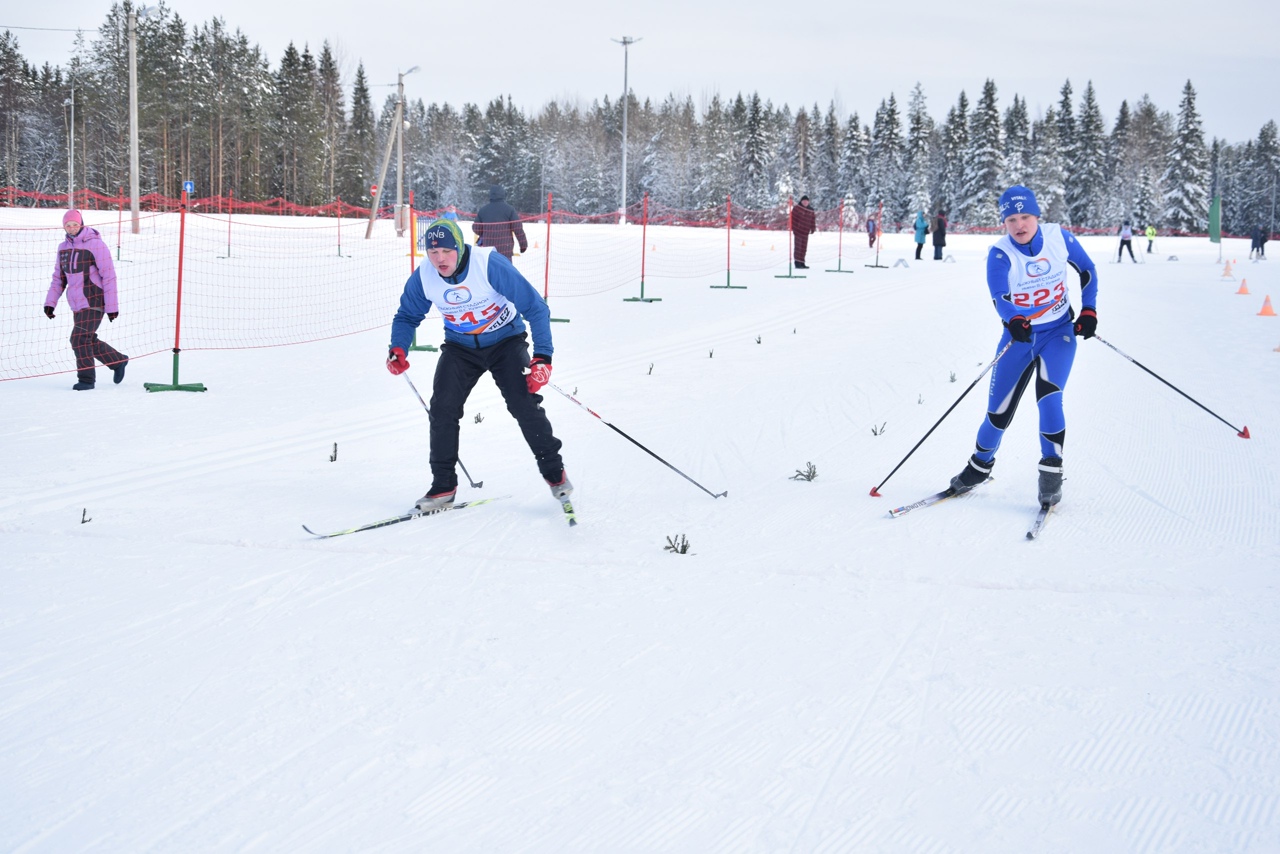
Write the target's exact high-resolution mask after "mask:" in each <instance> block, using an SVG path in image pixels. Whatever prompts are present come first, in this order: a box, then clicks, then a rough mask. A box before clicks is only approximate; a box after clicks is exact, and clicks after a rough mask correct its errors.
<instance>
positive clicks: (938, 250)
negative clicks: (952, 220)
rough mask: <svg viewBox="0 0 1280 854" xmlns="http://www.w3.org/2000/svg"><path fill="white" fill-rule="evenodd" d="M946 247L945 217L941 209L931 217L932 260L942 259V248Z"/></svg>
mask: <svg viewBox="0 0 1280 854" xmlns="http://www.w3.org/2000/svg"><path fill="white" fill-rule="evenodd" d="M946 247H947V217H946V214H944V213H943V212H942V211H938V215H937V216H936V217H934V219H933V260H935V261H941V260H942V250H943V249H945V248H946Z"/></svg>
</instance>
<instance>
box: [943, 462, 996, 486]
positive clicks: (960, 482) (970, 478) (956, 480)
mask: <svg viewBox="0 0 1280 854" xmlns="http://www.w3.org/2000/svg"><path fill="white" fill-rule="evenodd" d="M995 464H996V461H995V458H994V457H993V458H992V459H991V460H989V461H988V462H985V463H984V462H983V461H982V460H980V459H978V457H977V455H976V454H975V455H974V456H972V457H969V462H968V463H967V464H966V465H965V467H964V471H962V472H960V474H958V475H956V476H955V477H953V478H951V488H952V489H954V490H955V491H956V495H959V494H961V493H962V492H968V491H969V490H971V489H973V488H974V487H975V486H977V485H978V484H980V483H983V482H984V481H986V479H987V478H989V477H991V467H992V466H994V465H995Z"/></svg>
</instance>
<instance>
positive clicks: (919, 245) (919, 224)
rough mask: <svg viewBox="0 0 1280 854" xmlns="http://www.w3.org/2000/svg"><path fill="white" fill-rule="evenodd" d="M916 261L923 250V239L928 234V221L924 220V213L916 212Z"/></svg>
mask: <svg viewBox="0 0 1280 854" xmlns="http://www.w3.org/2000/svg"><path fill="white" fill-rule="evenodd" d="M915 226H916V260H917V261H919V260H920V252H921V251H922V250H923V249H924V237H925V235H926V234H928V233H929V221H928V220H927V219H925V218H924V211H916V222H915Z"/></svg>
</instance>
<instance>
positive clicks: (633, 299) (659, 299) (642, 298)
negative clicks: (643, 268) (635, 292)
mask: <svg viewBox="0 0 1280 854" xmlns="http://www.w3.org/2000/svg"><path fill="white" fill-rule="evenodd" d="M623 302H662V297H647V296H645V295H644V279H641V280H640V296H638V297H626V298H625V299H623Z"/></svg>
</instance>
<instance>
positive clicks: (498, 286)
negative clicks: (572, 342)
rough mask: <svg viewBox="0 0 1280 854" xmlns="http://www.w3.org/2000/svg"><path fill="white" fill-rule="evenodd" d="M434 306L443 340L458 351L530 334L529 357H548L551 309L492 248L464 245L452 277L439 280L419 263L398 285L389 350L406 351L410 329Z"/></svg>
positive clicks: (527, 282) (433, 271)
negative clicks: (400, 288) (397, 305)
mask: <svg viewBox="0 0 1280 854" xmlns="http://www.w3.org/2000/svg"><path fill="white" fill-rule="evenodd" d="M432 305H434V306H435V307H436V308H437V309H438V310H439V311H440V315H441V316H442V317H443V318H444V339H445V340H446V341H450V342H452V343H454V344H460V345H462V346H463V347H474V348H479V347H492V346H493V345H494V344H497V343H498V342H499V341H502V340H504V339H506V338H510V337H512V336H514V335H520V334H522V333H523V332H524V331H525V323H524V321H525V320H527V321H528V322H529V329H530V330H531V332H532V333H533V352H534V353H538V354H540V355H544V356H550V355H551V354H552V351H553V349H554V348H553V347H552V344H551V310H550V309H549V308H547V303H546V301H545V300H543V299H542V295H541V294H539V293H538V292H537V291H536V290H534V287H533V285H531V284H529V280H528V279H526V278H525V277H524V276H522V275H521V274H520V271H519V270H517V269H516V268H515V267H514V266H513V265H512V264H511V262H510V261H508V260H507V259H506V258H505V257H503V256H502V255H501V254H499V253H497V252H495V251H494V250H493V249H486V248H483V247H475V246H468V247H467V249H466V251H465V254H464V255H463V258H462V262H461V263H460V264H459V265H458V272H457V273H455V274H454V275H452V276H450V277H449V278H447V279H446V278H443V277H442V276H441V275H440V274H439V273H438V272H436V270H435V268H434V267H432V266H431V265H430V264H425V263H424V264H420V265H419V266H418V269H416V270H414V271H413V274H412V275H410V276H409V280H408V281H406V282H405V283H404V293H403V294H402V295H401V296H400V309H399V310H398V311H397V312H396V316H395V319H394V320H392V321H391V346H392V347H399V348H401V349H403V350H408V349H409V345H410V344H411V343H412V341H413V333H414V330H415V329H417V328H418V324H420V323H421V322H422V319H423V318H424V317H426V316H427V312H429V311H431V306H432Z"/></svg>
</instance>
